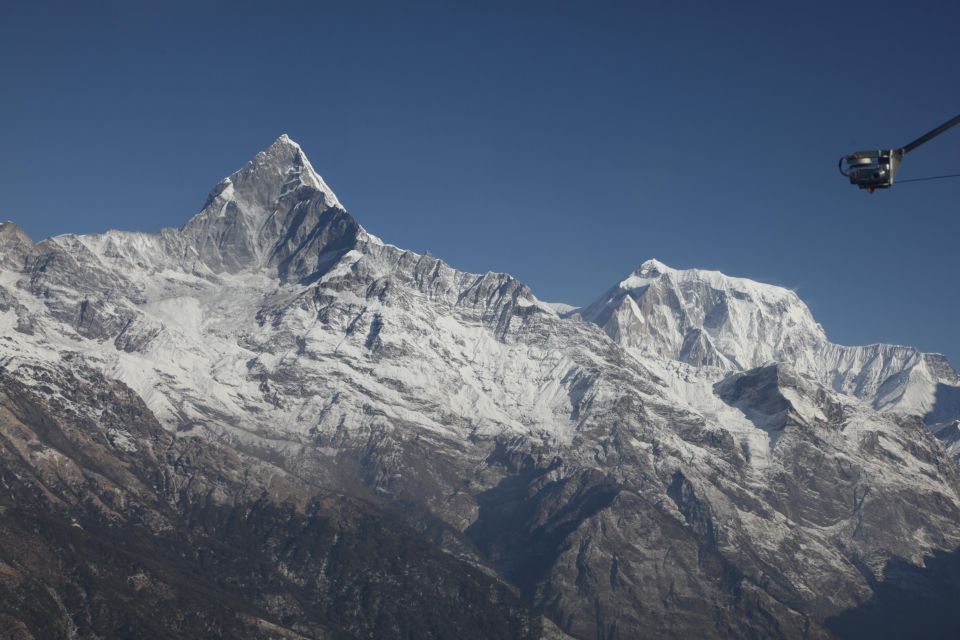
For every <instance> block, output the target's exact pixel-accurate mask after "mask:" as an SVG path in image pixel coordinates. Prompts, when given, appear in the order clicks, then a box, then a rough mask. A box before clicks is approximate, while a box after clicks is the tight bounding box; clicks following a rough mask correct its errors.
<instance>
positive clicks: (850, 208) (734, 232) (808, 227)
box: [0, 1, 960, 365]
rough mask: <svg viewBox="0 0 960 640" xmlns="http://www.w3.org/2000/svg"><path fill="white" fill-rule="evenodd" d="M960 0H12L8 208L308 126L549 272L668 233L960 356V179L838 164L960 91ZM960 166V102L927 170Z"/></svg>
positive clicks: (361, 199)
mask: <svg viewBox="0 0 960 640" xmlns="http://www.w3.org/2000/svg"><path fill="white" fill-rule="evenodd" d="M345 5H348V6H345ZM958 25H960V3H956V2H943V3H932V2H903V1H899V2H870V3H853V2H845V3H840V2H822V3H816V2H813V3H811V2H802V3H801V2H794V3H780V2H749V3H747V2H743V3H735V2H731V3H727V2H706V1H704V2H695V3H687V2H646V3H644V2H624V3H612V2H582V3H564V2H551V3H543V4H538V3H532V2H527V3H514V2H511V3H503V4H499V3H495V2H483V3H479V2H470V3H456V2H438V3H435V4H433V3H418V2H410V3H398V2H389V3H382V4H375V3H367V2H356V3H335V4H334V3H332V4H330V5H328V6H324V4H323V3H307V2H304V3H293V2H270V3H263V2H257V3H252V2H251V3H246V2H222V3H218V2H201V1H198V2H192V3H184V4H179V5H178V4H174V3H168V2H151V3H139V2H89V3H87V2H83V3H81V2H64V3H48V2H5V3H3V4H2V5H0V83H2V84H0V87H2V88H0V218H10V219H13V220H15V221H17V222H19V223H20V224H21V225H22V226H23V227H24V228H25V229H26V230H27V231H28V233H30V235H31V236H33V237H34V238H35V239H39V238H43V237H46V236H49V235H54V234H59V233H65V232H93V231H102V230H105V229H107V228H121V229H138V230H156V229H159V228H160V227H163V226H179V225H180V224H182V223H183V222H184V221H186V220H187V219H188V218H189V217H190V216H191V215H192V214H193V213H195V212H196V210H197V209H198V208H199V207H200V205H201V204H202V203H203V200H204V198H205V196H206V194H207V192H208V191H209V189H210V188H211V187H212V186H213V185H214V184H215V183H216V182H217V181H218V180H219V179H220V178H221V177H222V176H224V175H227V174H229V173H230V172H232V171H233V170H235V169H236V168H238V167H239V166H240V165H242V164H243V163H244V162H245V161H246V160H247V159H249V157H250V156H252V155H253V154H254V153H255V152H256V151H257V150H259V149H261V148H263V147H265V146H267V145H268V144H270V142H272V141H273V139H274V138H276V137H277V135H279V134H280V133H282V132H287V133H289V134H290V135H291V137H293V138H294V139H295V140H297V141H298V142H300V143H301V145H302V146H303V147H304V149H305V150H306V151H307V154H308V155H309V156H310V158H311V160H312V161H313V164H314V165H315V166H316V168H317V170H318V171H319V172H320V173H321V174H322V175H324V177H325V178H326V179H327V181H328V182H329V183H330V184H331V186H332V187H333V188H334V190H335V191H336V192H337V195H338V196H339V197H340V199H341V200H342V201H343V202H344V203H345V205H346V206H347V207H348V209H350V211H351V212H352V213H353V214H354V216H355V217H356V218H357V219H358V220H359V221H360V223H361V224H363V225H364V226H366V227H367V228H368V229H369V230H370V231H371V232H373V233H375V234H377V235H379V236H381V237H383V238H384V239H385V240H387V241H389V242H392V243H394V244H398V245H400V246H403V247H407V248H410V249H414V250H418V251H424V250H430V251H432V252H433V253H434V254H435V255H438V256H440V257H442V258H444V259H446V260H447V261H448V262H450V263H451V264H453V265H454V266H456V267H459V268H462V269H467V270H471V271H485V270H495V271H507V272H510V273H512V274H514V275H516V276H518V277H519V278H520V279H522V280H523V281H525V282H526V283H528V284H529V285H530V286H531V287H533V289H534V291H535V292H536V293H537V295H538V296H539V297H541V298H542V299H545V300H555V301H566V302H569V303H572V304H584V303H587V302H590V301H591V300H592V299H593V298H595V297H597V296H599V295H600V294H601V293H602V292H603V291H604V290H605V289H606V288H607V287H609V286H610V285H611V284H613V283H614V282H616V281H617V280H618V279H619V278H621V277H622V276H624V275H625V274H627V273H628V272H629V271H631V270H632V269H633V268H635V267H636V266H637V265H638V264H639V263H641V262H642V261H643V260H645V259H647V258H650V257H656V258H659V259H660V260H662V261H664V262H666V263H667V264H670V265H673V266H677V267H704V268H713V269H719V270H722V271H725V272H727V273H729V274H732V275H739V276H746V277H751V278H754V279H758V280H762V281H766V282H772V283H776V284H781V285H785V286H789V287H794V288H796V289H797V290H798V292H799V294H800V295H801V297H802V298H803V299H804V300H806V301H807V303H808V304H809V305H810V306H811V307H812V309H813V311H814V314H815V316H816V317H817V319H818V320H819V321H820V322H821V323H822V324H823V325H824V326H825V328H826V330H827V333H828V335H830V336H831V338H832V339H834V340H835V341H838V342H841V343H846V344H861V343H868V342H877V341H885V342H897V343H905V344H912V345H916V346H918V347H920V348H923V349H925V350H931V351H940V352H944V353H947V354H948V355H949V356H950V357H951V359H952V360H953V362H954V364H957V365H960V326H958V322H957V319H958V317H960V295H958V293H960V260H958V252H957V247H958V242H960V241H958V238H960V211H958V193H960V192H958V189H960V180H954V181H951V180H944V181H940V182H929V183H919V184H904V185H901V187H900V188H895V189H894V190H893V191H891V192H889V193H876V194H873V195H868V194H866V193H864V192H859V191H857V190H856V189H855V188H853V187H851V186H849V185H848V184H846V183H845V182H844V180H843V178H841V177H840V176H839V175H838V174H837V171H836V161H837V158H838V157H839V156H840V155H841V154H842V153H844V152H848V151H853V150H856V149H860V148H871V147H878V146H898V145H902V144H904V143H906V142H908V141H909V140H911V139H912V138H914V137H915V136H917V135H919V134H921V133H923V132H924V131H926V130H927V129H928V128H932V127H933V126H935V125H937V124H939V123H940V122H942V121H944V120H946V119H947V118H949V117H951V116H953V115H955V114H956V113H960V82H958V81H957V80H958V78H960V37H958V35H957V28H958ZM958 171H960V129H958V130H954V131H953V132H950V133H947V134H945V135H944V136H943V137H941V138H940V139H938V140H936V141H934V142H932V143H930V145H929V146H928V147H925V148H922V149H921V150H918V151H917V152H916V153H915V157H913V156H910V157H908V160H907V162H906V164H905V166H904V168H903V169H902V172H901V177H902V178H904V179H906V178H909V177H920V176H925V175H932V174H939V173H953V172H958Z"/></svg>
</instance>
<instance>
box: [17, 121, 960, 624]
mask: <svg viewBox="0 0 960 640" xmlns="http://www.w3.org/2000/svg"><path fill="white" fill-rule="evenodd" d="M20 235H22V234H20ZM20 235H18V234H4V232H3V229H2V228H0V238H4V239H6V238H14V239H13V240H9V241H8V240H4V242H5V243H8V244H9V245H10V246H9V247H8V246H6V244H4V245H3V246H0V252H2V253H0V255H2V256H3V261H2V263H0V264H2V267H3V270H2V271H0V286H2V287H3V288H2V289H0V323H3V327H4V332H3V336H2V338H0V364H2V366H3V367H4V369H3V373H2V378H0V382H2V392H3V395H2V396H0V400H2V403H3V404H2V411H3V412H4V413H2V416H3V423H2V432H0V433H2V436H3V440H2V446H3V452H4V457H3V468H2V471H3V474H4V475H3V478H4V479H5V486H6V487H7V489H9V493H8V494H3V496H4V497H2V498H0V505H3V507H4V511H3V513H0V527H2V529H0V535H2V536H3V539H4V541H7V540H9V541H14V540H17V539H22V540H25V541H26V542H24V543H23V544H13V543H12V542H11V544H10V545H8V546H7V547H6V549H7V550H4V551H0V562H2V563H3V564H2V565H0V588H2V589H3V594H4V597H3V599H2V601H3V602H4V603H10V604H8V605H7V606H6V608H5V609H3V610H2V611H0V625H5V626H0V629H4V630H5V631H7V632H8V634H9V635H15V634H18V633H19V634H21V635H22V636H23V637H30V636H31V635H32V636H34V637H45V636H47V635H58V634H59V635H70V634H73V635H75V636H78V637H95V636H98V635H99V636H102V635H107V636H109V635H125V634H126V635H136V634H140V635H142V636H143V637H158V636H159V637H162V636H164V635H168V636H171V635H181V636H183V635H192V636H197V635H231V636H238V637H316V638H325V637H370V636H373V637H450V636H451V635H464V636H467V637H558V638H559V637H567V636H568V637H576V638H604V639H612V638H632V637H656V638H669V637H675V638H688V637H718V638H728V637H743V638H747V637H785V638H794V637H809V638H819V637H830V636H831V635H837V634H839V635H849V630H850V628H856V626H857V625H856V624H852V623H850V621H851V620H854V621H857V620H860V619H863V618H864V617H867V618H870V619H873V618H871V616H874V617H876V616H875V610H876V607H874V608H871V606H872V605H871V604H870V603H872V602H877V601H879V599H880V598H882V597H885V594H888V593H889V589H888V588H887V587H888V586H889V585H888V583H887V582H885V580H886V578H887V575H886V573H885V572H886V571H887V570H888V569H889V568H890V567H897V568H898V569H897V571H898V572H899V573H898V574H897V575H904V574H909V568H916V569H917V570H918V571H922V568H923V563H924V559H925V558H927V557H931V558H940V557H941V556H942V554H944V553H950V552H952V551H953V550H954V549H956V548H957V547H958V546H960V473H958V467H957V464H956V462H955V461H954V460H953V459H952V458H951V456H950V454H949V452H948V451H947V449H946V448H945V446H944V444H945V443H947V444H950V443H955V442H956V440H957V438H956V437H955V434H956V428H955V425H953V421H955V420H956V419H957V417H958V414H960V411H958V410H957V409H958V406H960V403H957V402H956V397H957V395H956V393H955V390H956V389H957V386H958V385H957V377H956V373H955V372H954V371H953V370H952V369H951V368H950V366H949V364H947V363H946V362H945V360H943V359H942V357H938V356H934V355H930V354H922V353H919V352H917V351H915V350H912V349H909V348H906V347H891V346H885V345H874V346H871V347H863V348H855V347H840V346H837V345H833V344H831V343H829V341H828V340H827V339H826V337H825V335H824V333H823V330H822V329H821V328H820V327H819V325H817V324H816V322H814V320H813V319H812V317H811V316H810V313H809V311H808V310H807V309H806V307H805V306H804V305H803V304H802V302H800V300H799V299H798V298H797V297H796V295H795V294H793V293H792V292H789V291H786V290H783V289H779V288H777V287H770V286H767V285H760V284H758V283H753V282H750V281H746V280H741V279H733V278H728V277H726V276H723V275H722V274H716V273H711V272H698V271H687V272H682V271H676V270H672V269H669V268H668V267H665V266H664V265H662V264H660V263H656V262H648V263H645V264H644V265H643V266H642V267H641V268H640V269H639V270H638V271H637V272H636V273H635V274H633V275H632V276H631V277H629V278H628V279H626V280H624V282H622V283H620V285H618V286H617V287H615V288H614V289H612V290H611V291H610V292H609V293H608V294H607V295H605V296H604V297H602V298H601V299H600V300H599V301H598V302H597V303H595V304H594V305H590V306H589V307H587V308H584V309H582V310H574V311H571V310H569V309H563V308H562V307H557V306H555V305H549V304H545V303H543V302H541V301H539V300H538V299H537V298H536V297H535V295H534V294H533V293H532V292H531V291H530V289H529V288H527V287H526V286H524V285H523V284H522V283H520V282H518V281H517V280H515V279H514V278H512V277H510V276H509V275H506V274H498V273H487V274H482V275H481V274H469V273H464V272H461V271H457V270H456V269H453V268H452V267H450V266H448V265H447V264H445V263H444V262H442V261H440V260H438V259H436V258H434V257H432V256H429V255H426V256H425V255H418V254H415V253H412V252H409V251H404V250H402V249H399V248H397V247H394V246H392V245H389V244H385V243H384V242H382V241H381V240H379V239H378V238H376V237H375V236H373V235H371V234H369V233H368V232H367V231H366V230H364V229H363V228H362V227H361V226H360V225H359V224H358V223H357V222H356V221H355V220H354V219H353V218H352V217H351V216H350V215H349V214H348V213H347V212H346V211H345V210H344V209H343V207H342V205H341V204H340V202H339V201H338V200H337V198H336V196H334V195H333V193H332V191H331V190H330V189H329V187H328V186H327V185H326V184H325V183H324V182H323V180H322V179H321V178H320V177H319V176H318V175H317V174H316V172H315V171H314V170H313V168H312V166H311V165H310V163H309V161H308V160H307V158H306V156H305V155H304V153H303V151H302V150H301V149H300V147H299V146H297V145H296V144H295V143H293V142H292V141H291V140H289V138H286V137H285V136H284V137H281V138H280V139H279V140H277V141H276V142H275V143H274V144H273V145H272V146H271V147H270V148H269V149H267V150H266V151H264V152H262V153H260V154H258V155H257V156H256V157H255V158H254V159H253V160H252V161H251V162H250V163H248V164H247V165H246V166H245V167H244V168H243V169H241V170H240V171H238V172H237V173H235V174H233V175H232V176H230V177H229V178H227V179H225V180H224V181H223V182H221V183H220V184H219V185H218V186H217V187H216V188H215V189H214V190H213V192H212V193H211V196H210V198H209V199H208V201H207V204H206V205H205V206H204V208H203V210H202V211H201V212H200V213H199V214H198V215H197V216H195V217H194V218H193V219H192V220H190V221H189V222H187V224H185V225H184V226H183V227H182V228H181V229H178V230H174V229H167V230H164V231H162V232H160V233H157V234H141V233H127V232H107V233H106V234H103V235H97V236H60V237H57V238H53V239H50V240H46V241H44V242H41V243H38V244H36V245H33V244H32V243H30V242H29V240H26V241H22V239H21V238H20ZM558 308H559V309H562V311H558ZM925 418H926V420H927V423H928V424H925V423H924V419H925ZM931 425H932V426H933V427H934V429H931V428H930V426H931ZM951 425H953V427H952V429H951ZM934 430H935V431H936V435H935V434H934ZM937 436H940V438H941V439H942V441H941V439H938V437H937ZM951 438H953V440H951ZM74 525H77V526H74ZM40 549H42V550H43V552H42V553H41V552H40V551H37V550H40ZM77 549H79V550H80V551H79V552H77V551H76V550H77ZM938 554H939V555H938ZM941 564H942V566H945V567H948V570H949V571H952V570H953V569H952V568H953V567H955V566H956V563H951V562H944V563H941ZM905 568H906V569H905ZM945 571H946V570H945ZM950 575H952V574H950ZM944 580H945V582H944V583H946V584H952V583H951V582H950V580H952V578H951V577H949V576H948V577H947V578H944ZM938 584H939V583H938ZM201 594H202V595H201ZM913 595H914V596H916V597H918V598H921V596H920V595H917V594H913ZM921 599H922V598H921ZM151 610H153V611H163V612H165V613H166V614H167V615H164V616H161V617H157V616H149V615H148V614H147V613H146V612H149V611H151ZM158 618H159V619H158ZM946 624H948V625H949V624H950V622H949V621H947V622H946ZM44 625H47V626H44ZM150 625H154V626H150ZM156 625H160V626H156ZM454 629H455V630H456V632H455V633H454V632H453V631H452V630H454ZM471 634H473V635H471Z"/></svg>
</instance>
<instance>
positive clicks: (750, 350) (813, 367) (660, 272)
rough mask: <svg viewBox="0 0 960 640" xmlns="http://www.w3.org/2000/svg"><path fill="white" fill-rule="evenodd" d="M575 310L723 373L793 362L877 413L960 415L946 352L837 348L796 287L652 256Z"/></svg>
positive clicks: (641, 349)
mask: <svg viewBox="0 0 960 640" xmlns="http://www.w3.org/2000/svg"><path fill="white" fill-rule="evenodd" d="M577 313H578V314H579V316H580V317H582V318H583V319H585V320H588V321H590V322H594V323H596V324H598V325H599V326H600V327H602V328H603V330H604V331H605V332H606V333H607V335H609V336H610V337H611V338H612V339H613V340H615V341H616V342H618V343H619V344H621V345H622V346H624V347H625V348H627V349H628V350H630V351H631V352H634V353H636V354H637V355H638V357H641V358H642V357H646V356H654V357H661V358H670V359H674V360H678V361H680V362H685V363H687V364H690V365H693V366H694V367H697V368H701V369H704V368H714V369H718V370H719V372H718V375H723V374H724V373H727V372H731V371H742V370H745V369H752V368H754V367H758V366H761V365H763V364H765V363H767V362H785V363H789V364H790V365H791V366H793V367H795V368H796V369H797V370H798V371H802V372H803V373H805V374H807V375H809V376H811V377H813V378H815V379H816V380H818V381H819V382H820V383H821V384H823V385H825V386H827V387H829V388H830V389H833V390H835V391H837V392H839V393H842V394H844V395H848V396H851V397H854V398H858V399H860V400H864V401H866V402H867V403H869V404H870V405H871V406H872V407H873V408H874V409H876V410H878V411H895V412H898V413H902V414H908V415H920V416H923V417H925V418H926V420H927V422H928V424H930V425H932V426H933V427H934V428H936V427H938V426H940V425H942V423H944V422H945V421H949V420H952V419H955V418H957V417H960V416H958V413H957V406H956V405H957V403H956V398H957V397H960V376H958V375H957V372H956V371H954V369H953V368H952V367H951V366H950V364H949V363H948V362H947V360H946V358H944V357H943V356H942V355H940V354H933V353H921V352H920V351H918V350H917V349H914V348H913V347H905V346H899V345H888V344H873V345H869V346H865V347H846V346H841V345H837V344H833V343H831V342H830V341H829V340H828V339H827V336H826V333H825V332H824V330H823V328H822V327H821V326H820V325H819V324H818V323H817V322H816V321H815V320H814V319H813V316H812V315H811V314H810V310H809V309H808V308H807V306H806V305H805V304H804V303H803V302H802V301H801V300H800V298H799V297H798V296H797V295H796V293H794V292H793V291H790V290H789V289H784V288H781V287H776V286H772V285H767V284H761V283H757V282H753V281H751V280H746V279H743V278H731V277H729V276H726V275H724V274H722V273H719V272H716V271H703V270H700V269H689V270H679V269H671V268H670V267H667V266H666V265H664V264H662V263H660V262H658V261H656V260H649V261H647V262H644V263H643V264H642V265H640V267H639V268H638V269H637V270H636V271H634V272H633V273H632V274H630V275H629V276H628V277H627V278H625V279H624V280H622V281H621V282H619V283H618V284H617V285H616V286H614V287H613V288H611V289H610V290H609V291H608V292H607V293H606V294H604V295H603V296H602V297H601V298H599V299H598V300H597V301H595V302H594V303H593V304H591V305H588V306H587V307H584V308H583V309H582V310H579V311H578V312H577Z"/></svg>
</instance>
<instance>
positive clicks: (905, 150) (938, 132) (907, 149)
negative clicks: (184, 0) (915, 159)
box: [899, 115, 960, 153]
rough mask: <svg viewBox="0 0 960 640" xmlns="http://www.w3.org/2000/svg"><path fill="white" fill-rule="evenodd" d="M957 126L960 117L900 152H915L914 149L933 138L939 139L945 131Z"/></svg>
mask: <svg viewBox="0 0 960 640" xmlns="http://www.w3.org/2000/svg"><path fill="white" fill-rule="evenodd" d="M956 124H960V115H958V116H956V117H954V118H953V119H951V120H948V121H947V122H944V123H943V124H942V125H940V126H939V127H937V128H936V129H934V130H933V131H930V132H928V133H925V134H923V135H922V136H920V137H919V138H917V139H916V140H914V141H913V142H911V143H910V144H908V145H907V146H905V147H903V148H902V149H899V151H901V152H902V153H907V152H908V151H913V150H914V149H916V148H917V147H919V146H920V145H922V144H923V143H924V142H927V141H928V140H930V139H931V138H935V137H937V136H938V135H940V134H941V133H943V132H944V131H946V130H947V129H949V128H950V127H952V126H954V125H956Z"/></svg>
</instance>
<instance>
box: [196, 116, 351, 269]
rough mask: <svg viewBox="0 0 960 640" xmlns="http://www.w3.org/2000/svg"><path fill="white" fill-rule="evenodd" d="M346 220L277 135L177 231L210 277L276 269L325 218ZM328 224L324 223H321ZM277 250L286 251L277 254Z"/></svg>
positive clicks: (301, 156)
mask: <svg viewBox="0 0 960 640" xmlns="http://www.w3.org/2000/svg"><path fill="white" fill-rule="evenodd" d="M328 211H329V212H331V215H333V214H334V213H337V212H338V213H339V214H342V215H344V216H346V215H347V214H346V212H345V209H344V207H343V205H342V204H341V203H340V201H339V200H338V199H337V196H336V195H334V193H333V190H332V189H331V188H330V187H329V186H328V185H327V183H326V182H324V180H323V178H321V177H320V175H319V174H318V173H317V172H316V171H315V170H314V168H313V165H312V164H310V160H309V159H308V158H307V154H306V153H304V152H303V149H301V148H300V145H299V144H297V143H296V142H294V141H293V140H292V139H291V138H290V136H288V135H287V134H285V133H284V134H282V135H281V136H280V137H278V138H277V139H276V140H274V142H273V143H272V144H271V145H270V146H269V147H267V148H266V149H264V150H262V151H260V152H258V153H257V154H256V155H255V156H254V157H253V158H252V159H251V160H250V161H249V162H247V163H246V164H245V165H244V166H243V167H241V168H240V169H239V170H238V171H235V172H234V173H232V174H231V175H230V176H228V177H227V178H224V179H223V180H221V181H220V182H219V183H218V184H217V186H216V187H214V188H213V190H212V191H211V192H210V195H209V196H208V198H207V201H206V203H205V204H204V207H203V210H202V211H200V213H198V214H197V215H196V216H194V217H193V218H192V219H191V220H190V221H189V222H187V224H185V225H184V226H183V227H182V229H181V231H182V232H183V233H184V234H185V237H187V238H188V239H189V242H190V244H192V245H194V246H195V247H197V250H198V252H199V254H200V256H201V258H202V259H203V261H204V262H205V263H206V264H207V265H208V266H209V267H210V268H211V269H213V270H214V271H215V272H216V271H221V270H227V271H237V270H240V269H243V268H246V267H248V266H252V265H253V266H256V265H261V266H262V265H265V264H274V265H275V264H276V263H277V262H278V260H280V259H281V257H287V256H289V252H290V248H289V247H286V245H287V244H289V243H290V242H294V241H295V240H296V241H304V240H305V238H304V237H301V235H304V234H307V235H309V231H310V229H306V230H304V228H303V227H304V225H309V224H316V223H317V222H318V221H319V220H320V217H321V216H322V214H324V212H328ZM324 220H327V218H324ZM281 245H283V246H284V247H286V248H283V249H281V248H280V247H281Z"/></svg>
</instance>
